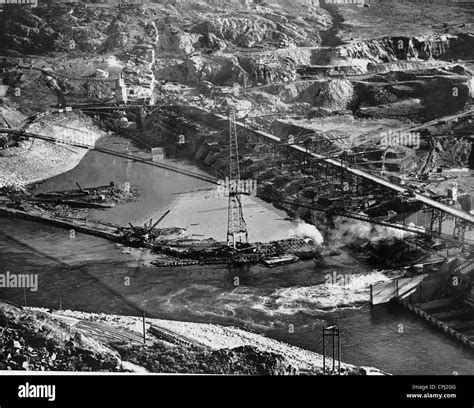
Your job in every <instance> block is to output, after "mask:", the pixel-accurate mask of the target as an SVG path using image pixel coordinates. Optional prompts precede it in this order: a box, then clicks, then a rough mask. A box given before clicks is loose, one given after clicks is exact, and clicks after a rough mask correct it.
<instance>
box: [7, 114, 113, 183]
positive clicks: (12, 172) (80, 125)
mask: <svg viewBox="0 0 474 408" xmlns="http://www.w3.org/2000/svg"><path fill="white" fill-rule="evenodd" d="M67 118H68V121H67V126H66V125H64V124H63V123H62V122H61V120H60V119H57V118H55V119H54V120H52V119H51V118H48V119H43V120H40V121H37V122H34V123H33V124H31V125H30V127H29V130H30V131H31V132H33V133H39V134H41V133H43V132H44V133H46V132H47V133H48V136H51V135H53V136H55V137H57V138H58V144H52V143H49V142H46V141H43V140H37V139H34V140H31V141H28V142H26V143H27V144H26V143H25V142H23V143H25V144H24V145H23V146H21V147H17V148H13V149H16V152H15V153H16V154H14V155H9V156H2V157H1V160H0V187H5V186H12V185H13V186H18V187H19V188H28V187H31V186H32V185H34V184H37V183H40V182H42V181H45V180H48V179H50V178H53V177H56V176H58V175H60V174H64V173H67V172H69V171H71V170H72V169H74V168H75V167H77V166H78V165H79V164H80V163H81V161H82V159H83V158H84V156H85V155H86V154H87V152H88V151H89V150H88V149H87V148H84V149H82V148H78V147H74V146H66V145H64V144H61V141H65V142H76V143H79V142H83V143H84V144H89V145H90V146H95V144H96V142H97V141H98V140H99V139H100V138H101V137H103V136H105V135H106V134H107V133H106V132H105V131H104V130H102V129H100V128H99V127H98V126H97V125H95V124H94V123H93V121H92V119H90V118H88V117H87V116H85V115H82V114H81V115H78V114H72V115H71V116H68V117H67Z"/></svg>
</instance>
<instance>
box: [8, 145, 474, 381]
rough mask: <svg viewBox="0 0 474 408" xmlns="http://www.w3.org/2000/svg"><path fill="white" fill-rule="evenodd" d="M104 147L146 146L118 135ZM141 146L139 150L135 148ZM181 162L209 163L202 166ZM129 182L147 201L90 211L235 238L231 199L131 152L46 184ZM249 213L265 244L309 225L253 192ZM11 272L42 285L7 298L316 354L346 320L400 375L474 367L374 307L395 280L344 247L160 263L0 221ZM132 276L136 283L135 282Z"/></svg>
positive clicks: (347, 334)
mask: <svg viewBox="0 0 474 408" xmlns="http://www.w3.org/2000/svg"><path fill="white" fill-rule="evenodd" d="M99 143H100V144H102V145H104V147H107V148H111V149H116V150H121V151H127V150H128V151H129V152H130V151H132V152H134V150H136V149H135V148H134V147H133V146H131V145H130V144H129V143H128V142H127V141H125V140H124V139H121V138H118V137H107V138H106V139H102V140H101V141H100V142H99ZM134 154H137V153H136V152H134ZM179 165H181V166H184V167H188V168H191V169H192V170H193V171H199V170H198V169H197V168H196V167H195V166H193V165H192V164H189V163H188V164H186V163H180V164H179ZM111 180H113V181H115V182H116V183H125V182H130V183H131V184H134V185H137V186H139V188H140V197H139V200H138V201H137V202H134V203H128V204H124V205H120V206H117V207H115V208H113V209H112V210H109V211H107V212H102V211H97V210H93V211H91V212H90V216H91V217H94V218H96V219H101V220H104V221H110V222H114V223H118V224H123V225H125V224H127V223H128V222H132V223H135V224H139V223H144V222H146V221H149V219H150V218H155V219H156V218H157V217H158V216H160V215H162V214H163V213H164V212H165V211H166V210H168V209H171V210H172V211H171V213H170V215H169V216H168V217H167V218H166V219H165V220H164V221H163V224H162V226H182V227H187V228H188V234H190V235H193V234H194V235H195V237H200V236H202V237H215V238H216V239H221V240H224V239H225V233H226V227H227V225H226V221H227V220H226V216H227V213H226V204H227V200H226V198H225V197H216V194H215V192H214V190H213V189H212V188H209V185H208V184H207V183H206V182H204V181H200V180H195V179H190V178H188V177H186V176H184V175H181V174H177V173H174V172H169V171H166V170H162V169H159V168H155V167H152V166H147V165H144V164H139V163H132V162H130V161H128V160H126V159H122V158H117V157H113V156H107V155H104V154H103V153H99V152H89V153H88V154H87V155H86V157H85V158H84V159H83V161H82V162H81V163H80V164H79V166H77V167H76V168H75V169H74V170H72V171H70V172H68V173H65V174H62V175H60V176H57V177H55V178H53V179H50V180H48V181H46V182H44V183H42V184H41V185H39V186H38V187H37V190H38V191H49V190H61V189H69V188H74V184H75V182H78V183H79V184H80V185H81V186H83V187H89V186H95V185H104V184H108V183H109V181H111ZM244 206H245V207H244V211H245V216H246V220H247V223H248V225H249V230H250V231H249V235H250V238H251V239H252V240H255V241H269V240H273V239H279V238H286V237H287V236H288V234H289V233H290V232H291V231H292V230H293V231H294V230H298V228H299V225H300V223H299V222H298V221H296V220H290V219H288V218H287V216H286V214H285V213H284V212H281V211H279V210H276V209H275V208H273V207H272V206H271V205H269V204H267V203H264V202H262V201H260V200H258V199H256V198H254V197H246V199H245V201H244ZM0 225H1V229H0V273H5V272H6V271H10V272H11V273H37V274H38V277H39V290H38V291H37V292H31V291H29V290H28V291H23V290H20V289H0V298H4V299H9V300H11V301H14V302H17V303H20V304H24V303H26V304H27V305H29V306H42V307H49V308H58V307H59V305H61V306H62V308H67V309H75V310H84V311H90V312H104V313H117V314H134V315H140V314H141V311H142V310H145V311H146V313H147V315H148V316H150V317H157V318H166V319H176V320H188V321H196V322H207V323H218V324H225V325H234V326H238V327H242V328H245V329H249V330H252V331H255V332H258V333H262V334H266V335H267V336H270V337H273V338H276V339H278V340H283V341H285V342H288V343H291V344H294V345H296V346H301V347H304V348H307V349H310V350H314V351H317V352H321V351H322V339H321V330H322V327H324V326H325V325H329V324H337V325H338V326H339V327H340V328H341V333H342V334H341V336H342V339H341V340H342V358H343V360H344V361H346V362H348V363H353V364H360V365H368V366H375V367H378V368H380V369H383V370H385V371H388V372H390V373H393V374H448V375H450V374H453V373H454V372H456V373H458V374H460V375H461V374H474V359H473V354H472V352H471V351H469V350H467V349H465V348H463V347H462V346H460V345H459V344H458V343H456V342H454V341H453V340H452V339H451V338H449V337H447V336H446V335H444V334H443V333H441V332H440V331H438V330H435V329H434V328H432V327H431V326H429V325H428V324H427V323H425V322H424V321H422V320H420V319H419V318H418V317H416V316H415V315H413V314H411V313H409V312H407V311H405V310H404V309H401V308H400V307H399V306H397V305H383V306H377V307H374V308H371V307H370V306H369V305H368V300H369V289H368V286H369V285H370V284H371V283H375V282H377V281H380V280H385V279H387V278H386V277H385V276H384V274H382V273H381V272H379V271H374V270H372V269H371V267H370V266H369V265H366V264H365V263H364V262H363V261H360V260H356V259H355V258H353V257H352V256H351V255H350V254H349V253H345V252H340V253H339V254H336V255H334V256H329V257H327V258H326V260H325V263H324V264H322V265H318V266H316V265H315V264H314V263H313V262H312V261H306V262H299V263H297V264H292V265H285V266H282V267H278V268H274V269H268V268H266V267H264V266H262V265H253V266H248V265H247V266H222V265H216V266H192V267H186V268H156V267H150V266H148V264H147V259H148V255H147V254H146V253H143V252H141V251H137V250H133V251H131V253H130V251H128V250H124V248H121V247H120V246H118V245H117V244H115V243H111V242H108V241H106V240H103V239H100V238H95V237H90V236H86V235H83V234H77V235H76V237H75V238H74V239H71V238H70V236H69V232H68V231H66V230H61V229H57V228H54V227H51V226H45V225H42V224H38V223H34V222H29V221H20V220H16V219H15V220H14V219H6V218H0ZM348 273H351V274H353V277H352V279H351V281H350V284H346V285H341V284H327V276H328V275H332V274H348ZM128 281H129V282H130V285H126V283H128Z"/></svg>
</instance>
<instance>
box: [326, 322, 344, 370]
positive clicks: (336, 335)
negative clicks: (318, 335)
mask: <svg viewBox="0 0 474 408" xmlns="http://www.w3.org/2000/svg"><path fill="white" fill-rule="evenodd" d="M327 337H329V338H331V340H332V350H331V351H332V372H333V373H335V372H336V358H337V360H338V362H337V366H338V368H337V372H338V374H339V375H341V332H340V330H339V328H338V327H337V326H330V327H323V372H326V338H327ZM336 341H337V345H336ZM336 355H337V357H336Z"/></svg>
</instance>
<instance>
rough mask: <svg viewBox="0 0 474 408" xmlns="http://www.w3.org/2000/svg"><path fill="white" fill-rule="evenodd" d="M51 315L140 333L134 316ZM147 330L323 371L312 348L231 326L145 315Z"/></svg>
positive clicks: (139, 323) (344, 366)
mask: <svg viewBox="0 0 474 408" xmlns="http://www.w3.org/2000/svg"><path fill="white" fill-rule="evenodd" d="M27 309H30V310H37V311H43V312H45V311H47V310H46V309H41V308H27ZM50 313H52V315H53V316H54V317H61V318H65V319H67V320H69V324H72V325H74V324H76V323H78V322H80V321H84V320H86V321H95V322H100V323H105V324H108V325H111V326H114V327H115V328H117V329H125V330H128V331H132V332H135V333H137V334H141V330H142V319H141V318H140V317H134V316H123V315H115V314H105V313H89V312H81V311H71V310H63V311H57V310H56V311H54V312H50ZM145 321H146V327H147V329H148V328H149V327H150V326H153V327H157V328H161V329H165V330H166V331H168V332H172V333H175V334H176V335H177V336H180V337H183V338H188V339H189V340H190V341H192V342H195V343H198V344H201V345H202V346H204V347H206V348H209V349H212V350H221V349H235V348H238V347H245V346H253V347H256V348H257V349H259V350H260V351H262V352H273V353H275V354H278V355H280V356H283V357H284V358H285V359H286V360H287V361H289V362H290V363H291V364H292V365H293V366H294V367H296V368H297V369H298V370H300V371H303V372H307V371H314V370H322V362H323V356H322V355H321V354H319V353H316V352H314V351H310V350H306V349H303V348H300V347H297V346H293V345H290V344H288V343H285V342H282V341H279V340H275V339H272V338H270V337H266V336H265V335H261V334H257V333H253V332H250V331H248V330H243V329H240V328H238V327H234V326H223V325H219V324H213V323H195V322H188V321H180V320H166V319H155V318H153V319H151V318H146V320H145ZM331 364H332V359H331V358H329V357H326V366H330V365H331ZM341 369H344V370H346V371H347V370H363V372H364V373H365V375H390V374H389V373H386V372H384V371H383V370H380V369H378V368H376V367H369V366H356V365H353V364H349V363H344V362H342V361H341Z"/></svg>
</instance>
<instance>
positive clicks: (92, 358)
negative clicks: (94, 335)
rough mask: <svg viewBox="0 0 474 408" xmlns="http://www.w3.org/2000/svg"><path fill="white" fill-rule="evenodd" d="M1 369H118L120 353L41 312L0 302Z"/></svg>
mask: <svg viewBox="0 0 474 408" xmlns="http://www.w3.org/2000/svg"><path fill="white" fill-rule="evenodd" d="M0 334H1V335H0V370H27V371H47V370H53V371H118V370H119V367H120V359H119V357H118V354H117V353H116V352H114V351H113V350H111V349H108V348H107V347H106V346H104V345H102V344H99V343H97V342H96V341H94V340H91V339H88V338H86V337H85V336H83V335H82V334H81V333H79V332H78V331H77V330H74V329H71V328H70V327H68V326H67V325H65V324H64V323H61V322H59V321H55V320H53V319H51V318H49V317H48V316H47V315H45V314H44V313H41V312H31V311H26V310H20V309H18V308H17V307H15V306H11V305H8V304H5V303H1V302H0Z"/></svg>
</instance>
